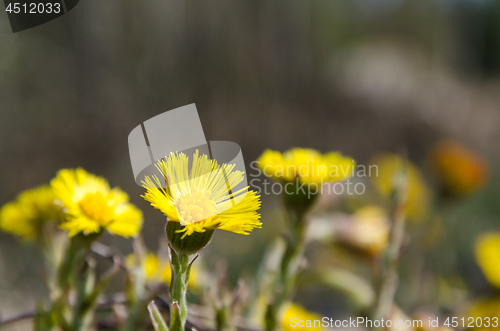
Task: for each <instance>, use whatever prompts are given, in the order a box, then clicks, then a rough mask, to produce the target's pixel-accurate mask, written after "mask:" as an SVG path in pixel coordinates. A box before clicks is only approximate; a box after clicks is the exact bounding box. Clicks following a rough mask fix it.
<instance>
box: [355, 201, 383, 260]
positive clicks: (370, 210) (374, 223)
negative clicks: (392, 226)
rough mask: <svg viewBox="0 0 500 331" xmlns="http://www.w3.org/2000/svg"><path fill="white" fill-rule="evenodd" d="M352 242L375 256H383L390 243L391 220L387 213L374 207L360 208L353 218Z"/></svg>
mask: <svg viewBox="0 0 500 331" xmlns="http://www.w3.org/2000/svg"><path fill="white" fill-rule="evenodd" d="M351 221H352V229H351V231H352V233H351V234H350V238H348V239H350V241H351V242H352V244H353V245H355V246H357V247H359V248H360V249H363V250H366V251H368V252H369V253H371V254H373V255H379V254H382V253H383V252H384V251H385V249H386V247H387V243H388V241H389V220H388V217H387V215H386V213H385V211H384V210H383V209H382V208H380V207H378V206H374V205H370V206H366V207H363V208H360V209H359V210H357V211H356V213H354V215H353V218H352V220H351Z"/></svg>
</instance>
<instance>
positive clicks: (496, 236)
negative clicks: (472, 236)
mask: <svg viewBox="0 0 500 331" xmlns="http://www.w3.org/2000/svg"><path fill="white" fill-rule="evenodd" d="M475 251H476V261H477V263H478V264H479V266H480V267H481V270H482V271H483V273H484V276H485V277H486V279H487V280H488V281H489V282H490V283H491V284H492V285H494V286H496V287H500V233H486V234H483V235H481V236H480V237H479V238H478V239H477V240H476V250H475Z"/></svg>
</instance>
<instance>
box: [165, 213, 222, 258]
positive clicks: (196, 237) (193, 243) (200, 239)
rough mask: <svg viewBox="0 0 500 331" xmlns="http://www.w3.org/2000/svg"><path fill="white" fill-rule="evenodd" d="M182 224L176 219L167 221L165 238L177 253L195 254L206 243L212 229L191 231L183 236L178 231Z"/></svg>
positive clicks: (210, 236)
mask: <svg viewBox="0 0 500 331" xmlns="http://www.w3.org/2000/svg"><path fill="white" fill-rule="evenodd" d="M182 228H183V226H182V225H181V223H179V222H176V221H167V227H166V233H167V238H168V241H169V244H170V247H172V249H173V250H175V251H176V252H177V253H178V254H187V255H191V254H195V253H197V252H199V251H201V250H202V249H203V248H205V246H207V245H208V243H209V242H210V240H211V239H212V236H213V234H214V230H209V229H206V230H205V232H193V233H192V234H191V235H189V236H185V237H184V239H182V236H184V233H183V232H181V233H178V232H177V231H178V230H182Z"/></svg>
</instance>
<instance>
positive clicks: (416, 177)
mask: <svg viewBox="0 0 500 331" xmlns="http://www.w3.org/2000/svg"><path fill="white" fill-rule="evenodd" d="M405 162H406V161H405V160H404V159H403V158H401V157H400V156H399V155H397V154H389V153H384V154H380V155H377V156H376V157H375V158H374V159H373V160H372V164H374V165H377V167H378V176H375V177H372V178H371V179H372V181H373V183H374V185H375V187H376V188H377V189H378V191H379V192H380V193H381V194H382V195H383V196H385V197H386V198H391V196H392V194H393V190H394V187H395V186H396V180H397V175H398V173H399V172H400V170H401V169H403V168H404V165H405ZM406 171H407V176H408V177H407V178H408V186H407V189H408V192H407V194H408V195H407V201H406V206H405V211H406V215H407V216H408V219H409V220H413V221H421V220H423V219H425V217H426V216H427V214H428V211H429V208H430V203H431V199H432V191H431V189H430V188H429V187H428V186H427V183H426V182H425V180H424V177H423V175H422V173H421V172H420V170H419V169H418V168H417V167H416V166H415V165H413V164H412V163H410V162H407V166H406Z"/></svg>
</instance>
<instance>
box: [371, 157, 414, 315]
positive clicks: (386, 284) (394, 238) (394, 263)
mask: <svg viewBox="0 0 500 331" xmlns="http://www.w3.org/2000/svg"><path fill="white" fill-rule="evenodd" d="M407 199H408V173H407V165H406V163H404V164H403V166H402V168H401V169H400V170H399V171H398V172H397V173H396V175H395V183H394V188H393V196H392V210H391V219H392V227H391V235H390V239H389V243H388V246H387V249H386V252H385V256H384V259H383V261H382V267H383V268H382V269H383V270H382V274H381V276H382V277H381V279H380V287H379V291H378V298H377V305H376V307H375V311H374V318H375V319H382V318H384V319H390V318H391V312H392V308H393V305H394V297H395V295H396V291H397V289H398V285H399V275H398V268H399V262H400V257H401V247H402V245H403V240H404V236H405V226H406V213H405V205H406V201H407Z"/></svg>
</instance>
